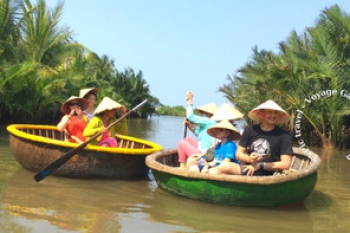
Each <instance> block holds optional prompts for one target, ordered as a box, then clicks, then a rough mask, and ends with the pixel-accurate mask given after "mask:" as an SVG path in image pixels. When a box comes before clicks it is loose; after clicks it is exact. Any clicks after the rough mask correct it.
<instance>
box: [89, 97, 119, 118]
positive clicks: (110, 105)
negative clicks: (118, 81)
mask: <svg viewBox="0 0 350 233" xmlns="http://www.w3.org/2000/svg"><path fill="white" fill-rule="evenodd" d="M122 106H123V105H121V104H119V103H117V102H115V101H114V100H112V99H111V98H109V97H104V98H103V100H102V101H101V103H100V104H99V105H98V106H97V108H96V110H95V112H94V115H97V114H100V113H101V112H104V111H106V110H112V109H118V108H121V107H122Z"/></svg>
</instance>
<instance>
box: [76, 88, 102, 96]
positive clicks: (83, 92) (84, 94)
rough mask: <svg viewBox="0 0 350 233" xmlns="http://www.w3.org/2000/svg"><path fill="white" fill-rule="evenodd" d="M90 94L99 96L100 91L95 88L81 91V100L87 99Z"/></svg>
mask: <svg viewBox="0 0 350 233" xmlns="http://www.w3.org/2000/svg"><path fill="white" fill-rule="evenodd" d="M90 92H93V93H94V94H95V95H97V92H98V89H97V88H95V87H93V88H85V89H81V90H80V91H79V97H80V98H85V97H86V95H87V94H89V93H90Z"/></svg>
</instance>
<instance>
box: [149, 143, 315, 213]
mask: <svg viewBox="0 0 350 233" xmlns="http://www.w3.org/2000/svg"><path fill="white" fill-rule="evenodd" d="M293 150H294V152H295V153H297V154H303V155H305V156H307V157H309V158H310V159H311V163H310V165H309V166H308V167H307V168H306V169H303V170H302V171H299V172H297V173H296V174H292V175H281V176H265V177H261V176H260V177H246V176H234V175H220V176H213V175H208V174H199V173H197V174H193V173H187V172H185V171H184V170H181V169H179V168H174V167H169V166H165V165H164V164H162V163H159V162H157V161H156V159H159V158H161V157H167V156H170V155H172V154H174V153H177V150H176V149H169V150H163V151H160V152H156V153H153V154H151V155H149V156H147V157H146V164H147V166H148V167H149V168H151V170H152V173H153V175H154V178H155V180H156V182H157V184H158V186H159V187H160V188H162V189H164V190H165V191H167V192H169V193H172V194H176V195H180V196H185V197H188V198H191V199H196V200H202V201H208V202H214V203H222V204H229V205H235V206H256V207H274V206H284V205H291V204H296V203H300V202H302V201H304V200H305V199H306V198H307V197H308V196H309V195H310V194H311V192H312V191H313V190H314V188H315V186H316V184H317V178H318V175H317V169H318V167H319V165H320V159H319V157H318V155H317V154H315V153H313V152H312V151H303V150H301V149H299V148H293Z"/></svg>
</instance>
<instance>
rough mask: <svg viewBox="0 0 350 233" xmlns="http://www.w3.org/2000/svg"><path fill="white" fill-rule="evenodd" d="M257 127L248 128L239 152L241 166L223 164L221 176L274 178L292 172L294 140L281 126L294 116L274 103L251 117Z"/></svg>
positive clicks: (252, 112)
mask: <svg viewBox="0 0 350 233" xmlns="http://www.w3.org/2000/svg"><path fill="white" fill-rule="evenodd" d="M248 117H249V118H250V119H252V120H253V121H254V122H256V123H257V124H255V125H251V126H248V127H247V128H245V130H244V132H243V134H242V136H241V138H240V141H239V146H238V149H237V152H236V159H237V160H239V161H240V162H241V163H240V164H239V165H238V164H237V163H232V162H226V161H224V162H222V163H221V164H220V166H219V167H218V168H217V173H218V174H235V175H240V174H242V175H247V176H251V175H272V174H273V172H274V171H276V170H286V169H289V167H290V165H291V160H292V153H293V150H292V137H291V135H290V134H289V132H287V131H285V130H283V129H281V128H280V127H279V126H278V125H279V124H284V123H286V122H288V121H289V120H290V115H289V114H288V113H287V112H286V111H285V110H284V109H282V108H281V107H280V106H279V105H278V104H276V103H275V102H274V101H272V100H268V101H266V102H264V103H262V104H260V105H259V106H257V107H256V108H254V109H253V110H252V111H250V112H249V113H248Z"/></svg>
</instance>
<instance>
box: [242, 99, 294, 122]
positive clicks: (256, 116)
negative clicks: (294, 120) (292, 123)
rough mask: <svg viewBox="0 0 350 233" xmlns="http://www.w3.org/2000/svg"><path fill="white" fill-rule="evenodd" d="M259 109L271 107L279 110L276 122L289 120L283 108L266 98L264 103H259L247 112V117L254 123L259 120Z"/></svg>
mask: <svg viewBox="0 0 350 233" xmlns="http://www.w3.org/2000/svg"><path fill="white" fill-rule="evenodd" d="M261 109H272V110H276V111H279V112H280V114H279V119H278V122H277V123H278V124H284V123H286V122H288V121H289V120H290V115H289V114H288V112H286V111H285V110H284V109H283V108H281V107H280V106H279V105H278V104H276V103H275V102H274V101H273V100H268V101H266V102H265V103H262V104H260V105H259V106H258V107H256V108H254V109H253V110H252V111H250V112H249V113H248V117H249V118H250V119H252V120H253V121H254V122H256V123H260V122H261V118H260V111H259V110H261Z"/></svg>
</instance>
